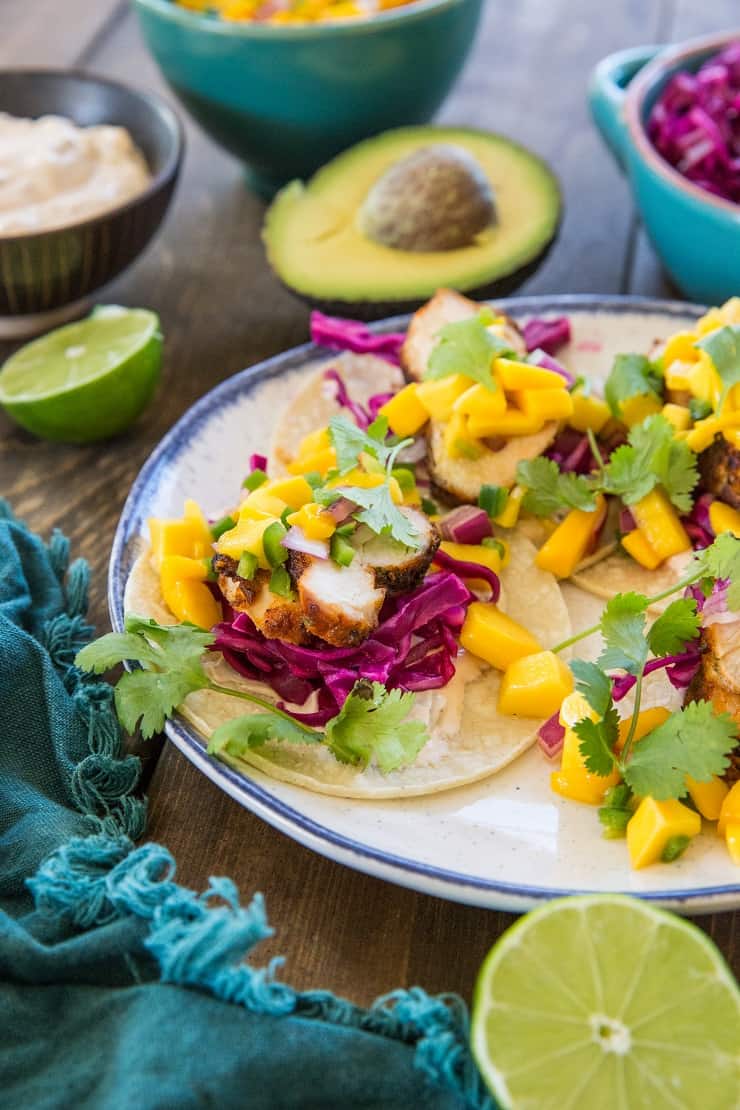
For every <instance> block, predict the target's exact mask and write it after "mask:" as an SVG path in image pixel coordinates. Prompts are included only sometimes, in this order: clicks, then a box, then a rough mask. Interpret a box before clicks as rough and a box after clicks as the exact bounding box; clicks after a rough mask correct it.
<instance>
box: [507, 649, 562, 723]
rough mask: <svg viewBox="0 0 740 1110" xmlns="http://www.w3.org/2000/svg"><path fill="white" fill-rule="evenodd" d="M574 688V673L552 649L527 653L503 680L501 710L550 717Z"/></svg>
mask: <svg viewBox="0 0 740 1110" xmlns="http://www.w3.org/2000/svg"><path fill="white" fill-rule="evenodd" d="M572 690H573V675H572V674H571V672H570V670H569V668H568V667H567V666H566V664H565V663H564V662H563V661H562V659H560V657H559V656H557V655H555V653H554V652H552V651H540V652H537V653H536V654H535V655H525V656H523V657H522V658H521V659H516V660H515V661H514V662H513V663H510V664H509V666H508V667H507V668H506V670H505V672H504V676H503V678H502V679H501V687H500V689H499V695H498V709H499V713H507V714H511V715H513V716H517V717H537V718H539V719H540V720H542V719H543V718H546V717H551V716H552V714H553V713H554V712H555V711H556V710H557V709H558V707H559V706H560V705H561V704H562V702H563V699H564V698H566V697H567V696H568V694H570V693H571V692H572Z"/></svg>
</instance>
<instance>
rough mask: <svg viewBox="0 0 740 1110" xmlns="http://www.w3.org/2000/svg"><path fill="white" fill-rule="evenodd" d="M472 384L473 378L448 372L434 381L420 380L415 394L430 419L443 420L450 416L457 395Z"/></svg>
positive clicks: (460, 394)
mask: <svg viewBox="0 0 740 1110" xmlns="http://www.w3.org/2000/svg"><path fill="white" fill-rule="evenodd" d="M474 384H475V383H474V382H473V379H472V378H466V377H465V375H464V374H450V375H449V376H448V377H446V378H439V379H438V380H436V381H435V380H430V381H425V382H420V383H419V386H418V388H417V390H416V396H417V399H418V400H419V401H420V402H421V404H422V405H423V406H424V408H425V409H426V410H427V412H428V413H429V415H430V416H431V418H432V420H440V421H445V420H449V419H450V417H451V416H452V408H453V405H454V404H455V401H456V400H457V399H458V397H461V396H462V395H463V393H465V392H466V390H468V389H470V387H471V385H474Z"/></svg>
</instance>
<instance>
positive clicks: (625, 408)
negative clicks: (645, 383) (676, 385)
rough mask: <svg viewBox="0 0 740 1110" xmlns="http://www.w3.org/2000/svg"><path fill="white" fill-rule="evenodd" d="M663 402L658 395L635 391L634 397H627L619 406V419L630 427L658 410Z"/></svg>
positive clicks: (640, 422)
mask: <svg viewBox="0 0 740 1110" xmlns="http://www.w3.org/2000/svg"><path fill="white" fill-rule="evenodd" d="M662 407H663V402H662V401H661V400H660V399H659V398H658V397H653V396H651V395H650V394H647V393H645V394H643V393H636V394H635V396H634V397H627V398H626V399H625V400H624V401H622V403H621V405H620V406H619V415H620V419H621V420H622V421H623V423H625V424H626V425H627V427H628V428H631V427H632V425H633V424H642V422H643V420H646V419H647V417H648V416H652V415H653V414H654V413H656V412H660V410H661V408H662Z"/></svg>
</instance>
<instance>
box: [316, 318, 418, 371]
mask: <svg viewBox="0 0 740 1110" xmlns="http://www.w3.org/2000/svg"><path fill="white" fill-rule="evenodd" d="M311 339H312V340H313V342H314V343H317V344H318V345H319V346H320V347H329V349H330V350H332V351H354V353H355V354H374V355H379V356H380V357H381V358H384V359H385V360H386V361H387V362H392V363H393V364H394V366H398V365H399V364H400V359H399V354H400V350H401V347H402V346H403V344H404V341H405V339H406V335H405V334H404V333H403V332H385V333H376V332H372V331H370V329H369V328H368V327H367V326H366V325H365V324H363V323H362V322H361V321H360V320H345V319H343V318H342V317H339V316H325V315H324V313H323V312H312V313H311Z"/></svg>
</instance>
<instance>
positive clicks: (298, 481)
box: [267, 475, 313, 509]
mask: <svg viewBox="0 0 740 1110" xmlns="http://www.w3.org/2000/svg"><path fill="white" fill-rule="evenodd" d="M267 488H268V489H269V492H270V493H271V494H272V496H273V497H276V498H278V499H279V500H280V501H283V502H284V503H285V504H286V505H287V506H288V507H289V508H290V509H300V508H301V507H302V506H303V505H305V504H306V503H307V502H309V501H312V500H313V490H312V489H311V487H310V486H309V484H308V482H307V481H306V479H305V478H304V477H303V476H302V475H297V476H296V477H295V478H276V479H275V480H274V481H272V482H268V483H267Z"/></svg>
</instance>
